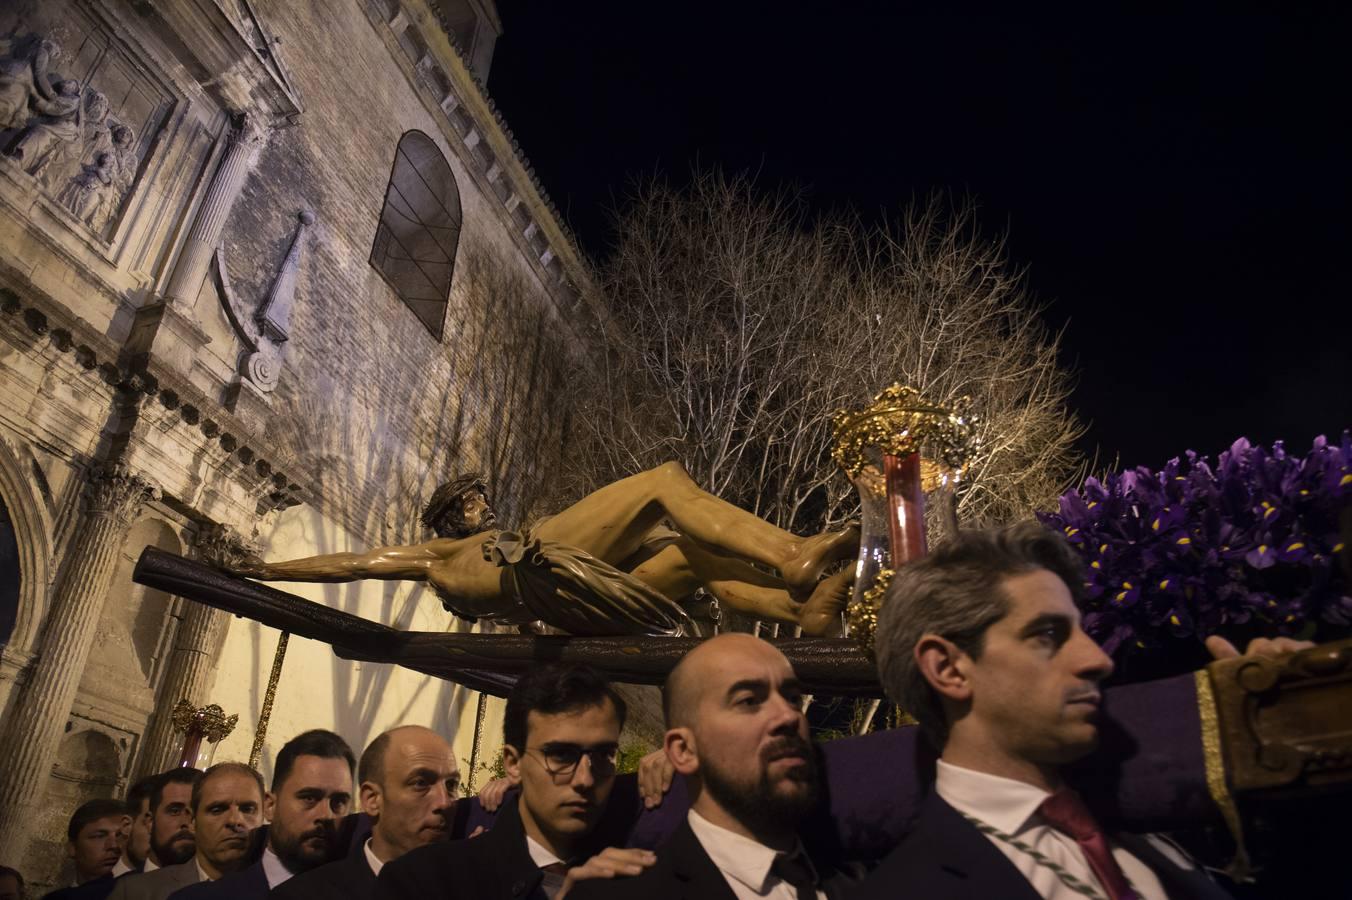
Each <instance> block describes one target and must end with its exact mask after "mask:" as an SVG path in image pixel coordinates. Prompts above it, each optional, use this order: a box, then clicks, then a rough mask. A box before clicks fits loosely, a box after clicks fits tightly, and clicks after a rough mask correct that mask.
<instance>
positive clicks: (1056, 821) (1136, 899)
mask: <svg viewBox="0 0 1352 900" xmlns="http://www.w3.org/2000/svg"><path fill="white" fill-rule="evenodd" d="M1038 812H1039V813H1040V814H1041V815H1042V818H1043V819H1044V820H1045V821H1046V823H1047V824H1048V825H1050V826H1052V827H1053V828H1055V829H1056V830H1057V831H1060V832H1063V833H1065V834H1068V835H1070V836H1071V837H1072V838H1074V839H1075V842H1076V843H1077V844H1079V845H1080V849H1081V850H1083V851H1084V858H1085V859H1087V860H1088V861H1089V867H1090V868H1091V869H1093V870H1094V874H1095V875H1097V876H1098V880H1099V881H1100V882H1101V883H1102V884H1103V888H1104V890H1106V891H1107V892H1108V900H1140V895H1139V894H1137V893H1136V892H1135V891H1134V890H1132V888H1131V883H1130V882H1128V881H1127V876H1125V875H1123V874H1122V869H1121V867H1120V866H1118V864H1117V860H1115V859H1113V854H1112V851H1111V850H1109V849H1108V841H1107V839H1106V838H1104V836H1103V832H1102V831H1101V830H1100V829H1099V827H1098V823H1097V822H1095V821H1094V815H1093V813H1091V812H1090V811H1089V810H1088V809H1087V808H1086V807H1085V805H1084V802H1083V801H1082V800H1080V795H1079V794H1077V793H1075V792H1074V791H1072V790H1070V789H1068V788H1063V789H1061V790H1059V791H1057V792H1056V793H1055V794H1052V795H1051V796H1050V797H1048V798H1047V799H1046V800H1043V801H1042V805H1041V806H1040V807H1038Z"/></svg>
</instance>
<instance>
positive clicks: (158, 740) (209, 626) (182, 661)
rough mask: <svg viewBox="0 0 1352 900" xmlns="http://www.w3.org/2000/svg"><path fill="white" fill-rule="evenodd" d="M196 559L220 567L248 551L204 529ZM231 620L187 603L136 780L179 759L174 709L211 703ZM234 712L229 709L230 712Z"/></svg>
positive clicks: (219, 530)
mask: <svg viewBox="0 0 1352 900" xmlns="http://www.w3.org/2000/svg"><path fill="white" fill-rule="evenodd" d="M193 550H194V555H195V556H196V557H197V558H198V559H201V560H203V561H205V562H211V563H216V562H220V561H222V560H225V559H228V558H230V557H232V556H235V555H238V554H239V553H240V552H241V551H247V550H248V548H247V547H246V546H245V544H244V542H243V541H242V540H240V538H239V536H238V535H236V534H234V533H233V532H231V531H229V530H228V529H226V528H223V527H221V526H218V525H212V526H208V527H205V528H203V529H202V530H201V531H199V532H198V533H197V537H196V539H195V540H194V541H193ZM229 620H230V617H229V616H228V615H227V614H226V613H223V612H221V611H220V610H219V609H213V608H212V607H210V606H206V605H204V604H201V603H192V602H190V601H189V602H187V603H185V609H184V613H183V621H182V622H181V623H179V626H178V633H177V634H176V635H175V636H174V649H173V651H172V654H171V655H170V657H169V664H168V666H167V667H166V668H165V672H164V682H163V683H162V684H161V685H160V690H159V695H158V696H157V698H156V701H155V712H154V713H153V714H152V715H151V717H150V724H149V727H148V728H147V729H146V734H145V738H144V741H143V747H142V750H141V759H140V762H139V763H137V766H136V777H137V778H142V777H144V776H146V775H153V774H155V773H156V772H163V771H164V770H165V769H167V768H169V767H170V766H172V765H174V764H175V763H176V762H177V760H178V751H179V748H180V747H181V745H182V738H181V737H180V736H179V735H177V734H175V733H174V724H173V717H174V705H175V704H177V703H178V701H180V700H185V699H186V700H187V701H188V702H190V703H191V704H192V705H193V707H194V708H199V707H202V706H206V705H207V704H208V703H210V702H211V699H210V698H209V697H208V696H207V692H208V691H209V690H211V682H212V679H213V676H214V674H215V671H216V657H217V655H218V654H219V653H220V651H221V639H222V638H223V637H224V636H225V626H226V624H227V623H228V622H229ZM227 712H230V710H227Z"/></svg>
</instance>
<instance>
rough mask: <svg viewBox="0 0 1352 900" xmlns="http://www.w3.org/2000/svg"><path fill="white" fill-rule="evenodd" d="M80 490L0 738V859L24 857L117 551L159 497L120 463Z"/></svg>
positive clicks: (145, 481)
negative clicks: (76, 520)
mask: <svg viewBox="0 0 1352 900" xmlns="http://www.w3.org/2000/svg"><path fill="white" fill-rule="evenodd" d="M85 487H86V494H87V497H86V500H87V502H86V508H85V513H84V516H83V520H82V521H81V522H80V524H79V525H78V526H77V528H78V530H77V531H76V533H75V536H74V539H73V540H72V541H71V543H70V550H69V551H68V553H69V558H68V560H67V562H66V566H65V575H64V577H63V578H62V579H61V583H60V587H59V588H58V589H57V590H56V592H55V593H54V595H53V597H52V604H51V608H50V609H49V610H48V612H47V616H46V622H45V623H44V630H43V639H42V646H41V650H40V651H39V655H38V657H37V659H36V661H35V662H34V663H33V668H32V671H31V674H30V675H29V679H28V683H27V684H26V685H24V687H23V689H22V691H21V693H20V694H19V696H18V697H17V698H16V699H15V703H14V706H13V708H12V709H11V711H10V716H9V720H8V722H7V723H6V725H5V729H4V734H3V735H0V760H3V762H2V763H0V859H5V860H22V859H23V858H24V854H25V852H26V850H27V843H28V835H29V830H30V829H29V826H30V824H31V823H32V821H33V820H34V814H35V807H36V806H37V804H38V803H39V802H40V801H41V799H42V794H43V790H44V789H45V787H46V784H47V777H48V775H49V773H50V772H51V769H52V761H53V760H54V759H55V757H56V751H57V747H58V746H59V745H60V742H61V735H62V733H63V732H64V728H65V724H66V719H67V717H68V716H69V715H70V709H71V704H72V703H73V702H74V700H75V693H76V690H77V689H78V688H79V685H80V676H81V675H82V674H83V673H84V668H85V662H86V661H87V660H88V658H89V648H90V645H91V644H92V642H93V639H94V630H95V629H96V628H97V627H98V623H99V616H100V614H101V613H102V611H103V603H104V600H105V599H106V598H107V596H108V588H109V585H110V583H111V581H112V577H113V572H114V571H116V568H117V566H116V563H117V555H118V553H119V552H120V551H121V549H122V544H123V541H125V540H126V536H127V529H128V527H129V526H130V525H131V523H132V522H133V521H134V520H135V518H136V515H137V513H138V512H139V510H140V508H141V505H142V504H143V503H145V502H147V501H149V500H154V499H158V497H159V491H158V489H157V488H155V487H154V486H153V485H151V484H150V483H149V482H148V481H147V480H145V479H144V478H142V477H140V476H138V475H135V474H132V473H131V472H129V471H128V470H127V469H126V467H125V466H123V465H121V464H118V465H113V466H108V467H106V468H103V469H100V470H97V471H95V472H94V473H92V474H91V475H90V478H89V481H88V483H87V484H86V486H85Z"/></svg>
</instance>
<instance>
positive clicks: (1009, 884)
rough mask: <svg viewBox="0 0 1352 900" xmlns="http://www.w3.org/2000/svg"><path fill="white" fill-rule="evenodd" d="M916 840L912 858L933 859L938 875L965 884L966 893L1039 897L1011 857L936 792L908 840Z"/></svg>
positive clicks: (1021, 898) (1024, 898) (1022, 898)
mask: <svg viewBox="0 0 1352 900" xmlns="http://www.w3.org/2000/svg"><path fill="white" fill-rule="evenodd" d="M913 840H914V841H915V842H916V843H915V846H913V847H912V848H911V850H910V858H912V859H920V860H924V859H928V860H931V863H930V865H931V866H932V867H933V868H934V869H935V870H937V872H938V877H939V878H940V879H941V880H943V879H949V880H951V881H952V882H953V883H954V884H955V885H956V884H960V885H962V887H961V892H962V893H963V894H965V895H967V896H971V897H1001V898H1009V900H1016V898H1017V900H1040V898H1039V896H1038V893H1037V891H1035V890H1033V886H1032V885H1031V884H1029V883H1028V879H1027V878H1025V877H1024V876H1023V873H1022V872H1020V871H1019V870H1018V868H1017V867H1016V866H1015V865H1014V864H1013V863H1012V862H1010V861H1009V857H1007V856H1005V854H1004V853H1002V852H1001V851H1000V849H999V848H997V847H996V846H995V845H994V844H992V843H991V842H990V839H989V838H987V837H986V836H985V835H984V834H982V833H981V832H980V831H977V829H976V826H975V825H973V824H972V823H971V822H968V821H967V820H966V819H964V818H963V817H962V816H961V815H959V814H958V811H957V810H955V809H954V808H953V807H951V806H949V805H948V803H946V802H945V801H944V799H943V798H942V797H940V796H939V795H938V794H937V793H931V794H930V795H929V797H927V798H926V799H925V803H924V807H923V808H922V811H921V814H920V818H919V819H918V820H917V822H916V828H915V830H914V831H913V832H912V833H911V837H910V838H908V839H907V843H908V844H910V843H911V842H912V841H913Z"/></svg>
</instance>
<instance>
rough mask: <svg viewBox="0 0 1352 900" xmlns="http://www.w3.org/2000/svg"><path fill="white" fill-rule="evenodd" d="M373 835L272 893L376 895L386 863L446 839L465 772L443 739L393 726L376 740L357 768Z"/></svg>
mask: <svg viewBox="0 0 1352 900" xmlns="http://www.w3.org/2000/svg"><path fill="white" fill-rule="evenodd" d="M357 780H358V781H359V782H360V788H359V790H360V792H361V793H360V800H361V807H362V810H363V811H364V812H365V813H366V814H367V815H368V816H370V817H371V838H370V840H368V841H367V842H366V843H365V845H364V846H363V848H362V850H361V852H353V853H352V854H351V855H349V856H348V857H347V858H346V859H341V860H339V861H338V862H334V863H330V864H328V865H326V866H320V867H319V868H318V869H314V870H313V871H310V872H307V873H305V874H303V875H298V876H296V877H295V878H292V879H291V880H289V881H287V882H286V883H285V884H283V885H281V886H280V887H278V888H277V889H276V890H275V891H273V892H272V896H273V897H277V898H281V900H288V898H290V900H301V898H311V897H314V898H326V897H352V898H360V900H366V898H370V897H374V896H375V892H376V877H377V876H378V875H379V874H380V870H381V869H382V868H384V866H385V863H387V862H390V861H391V860H395V859H398V858H399V857H401V856H403V855H404V854H405V853H408V852H409V851H410V850H414V849H416V848H418V847H422V846H424V845H426V844H432V843H436V842H437V841H442V840H445V839H446V837H447V835H448V833H449V829H450V817H451V813H452V811H453V810H454V808H455V801H456V798H457V797H458V796H459V794H460V771H459V768H458V767H457V765H456V762H455V754H454V753H453V752H452V750H451V745H450V744H449V743H447V741H446V739H445V738H443V737H442V736H441V735H439V734H437V733H436V732H435V731H432V730H431V729H429V728H424V727H422V726H421V725H402V726H400V727H398V728H392V729H390V730H389V731H386V732H385V733H384V734H381V735H380V736H379V737H377V738H376V739H375V740H373V741H372V742H371V744H370V746H368V747H367V748H366V751H365V752H364V753H362V755H361V762H360V763H359V764H358V766H357Z"/></svg>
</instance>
